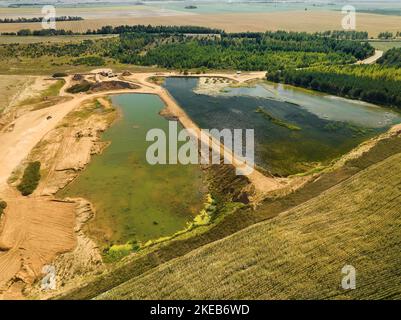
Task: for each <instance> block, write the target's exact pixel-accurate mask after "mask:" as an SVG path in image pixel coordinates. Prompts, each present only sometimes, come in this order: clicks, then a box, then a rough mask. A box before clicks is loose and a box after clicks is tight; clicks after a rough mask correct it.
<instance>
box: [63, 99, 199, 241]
mask: <svg viewBox="0 0 401 320" xmlns="http://www.w3.org/2000/svg"><path fill="white" fill-rule="evenodd" d="M112 100H113V104H114V105H115V106H117V108H118V109H119V110H120V112H121V119H120V120H118V121H117V122H116V123H115V124H114V125H113V126H111V127H110V128H109V129H108V130H107V131H106V132H105V133H104V134H103V136H102V140H104V141H110V142H111V144H110V145H109V146H108V148H106V149H105V150H104V152H103V153H102V154H101V155H97V156H94V157H93V159H92V161H91V162H90V164H89V165H88V167H87V168H86V169H85V170H84V171H83V172H82V173H81V174H80V175H79V176H78V178H77V179H76V180H74V181H73V182H72V183H71V184H70V185H68V186H67V187H66V188H65V189H64V190H62V191H61V192H60V193H59V196H60V197H64V196H68V197H83V198H86V199H88V200H89V201H91V202H92V203H93V204H94V206H95V209H96V217H95V219H94V220H92V221H90V222H89V224H88V230H87V231H88V234H89V235H90V236H91V237H93V238H95V239H96V240H98V242H99V243H101V244H104V245H106V244H107V245H110V244H116V243H118V244H121V243H126V242H127V241H146V240H149V239H155V238H159V237H161V236H168V235H172V234H174V233H175V232H177V231H179V230H182V229H184V228H185V226H186V223H187V222H190V221H192V220H193V217H194V216H196V215H197V214H198V213H199V211H200V209H201V208H202V205H203V192H202V172H201V169H200V168H199V166H197V165H187V166H184V165H154V166H152V165H150V164H148V162H147V161H146V150H147V148H148V147H149V145H150V144H152V142H146V139H145V137H146V133H147V132H148V130H149V129H153V128H160V129H162V130H164V131H165V132H167V131H168V121H167V120H166V119H165V118H163V117H161V116H160V115H158V112H159V111H160V110H161V109H162V108H163V107H164V105H163V103H162V101H161V100H160V99H159V97H157V96H154V95H146V94H124V95H118V96H114V97H112Z"/></svg>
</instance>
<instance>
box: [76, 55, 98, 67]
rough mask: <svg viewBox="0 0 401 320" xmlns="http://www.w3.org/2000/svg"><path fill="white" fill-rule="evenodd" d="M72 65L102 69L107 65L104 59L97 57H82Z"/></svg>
mask: <svg viewBox="0 0 401 320" xmlns="http://www.w3.org/2000/svg"><path fill="white" fill-rule="evenodd" d="M72 64H73V65H74V66H77V65H85V66H91V67H100V66H104V65H105V64H106V61H105V60H104V59H103V58H102V57H97V56H89V57H82V58H78V59H75V60H72Z"/></svg>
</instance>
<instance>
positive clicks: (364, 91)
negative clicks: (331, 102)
mask: <svg viewBox="0 0 401 320" xmlns="http://www.w3.org/2000/svg"><path fill="white" fill-rule="evenodd" d="M266 77H267V79H268V80H270V81H274V82H282V83H286V84H291V85H295V86H300V87H304V88H308V89H312V90H317V91H322V92H326V93H329V94H333V95H338V96H343V97H347V98H352V99H358V100H363V101H366V102H371V103H375V104H381V105H389V106H395V107H398V108H401V90H400V88H401V72H400V70H399V69H398V68H392V67H388V66H364V65H354V66H349V67H347V68H344V67H340V66H330V67H327V68H311V69H303V70H295V69H287V70H280V71H276V72H270V73H268V74H267V75H266Z"/></svg>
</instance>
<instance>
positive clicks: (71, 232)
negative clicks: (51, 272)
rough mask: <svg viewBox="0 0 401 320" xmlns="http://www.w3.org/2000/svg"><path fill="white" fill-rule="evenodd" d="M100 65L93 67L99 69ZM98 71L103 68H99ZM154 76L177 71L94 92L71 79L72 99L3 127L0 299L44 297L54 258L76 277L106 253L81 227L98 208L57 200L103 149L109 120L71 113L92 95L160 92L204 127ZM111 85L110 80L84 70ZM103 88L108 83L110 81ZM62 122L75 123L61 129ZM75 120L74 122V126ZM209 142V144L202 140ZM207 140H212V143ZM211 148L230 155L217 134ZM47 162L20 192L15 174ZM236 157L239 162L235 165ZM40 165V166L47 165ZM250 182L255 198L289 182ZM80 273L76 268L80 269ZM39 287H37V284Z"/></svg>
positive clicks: (169, 108) (172, 109)
mask: <svg viewBox="0 0 401 320" xmlns="http://www.w3.org/2000/svg"><path fill="white" fill-rule="evenodd" d="M98 71H99V70H96V72H98ZM100 71H101V70H100ZM264 75H265V73H264V72H259V73H258V72H255V73H244V74H241V75H237V74H210V75H207V76H210V77H225V78H228V79H231V80H232V81H235V82H245V81H248V80H254V79H260V78H263V77H264ZM155 76H178V74H175V73H157V74H156V73H139V74H135V75H131V76H126V77H121V76H120V77H119V78H120V80H122V81H125V82H127V83H132V84H135V85H136V86H137V87H136V88H135V89H124V90H120V89H119V90H107V91H103V92H96V93H89V94H76V95H72V94H68V93H67V92H66V90H65V89H66V88H68V87H69V86H71V85H72V84H73V83H74V80H73V79H72V77H71V76H70V77H66V79H65V85H64V87H63V88H62V89H61V90H60V96H63V97H65V98H68V100H67V101H63V102H61V103H58V104H56V105H54V106H51V107H47V108H42V109H39V110H33V111H29V110H28V111H26V112H24V113H22V114H18V115H17V116H15V117H14V118H13V119H12V121H11V122H10V123H7V124H6V125H5V127H4V128H3V129H2V131H1V132H0V145H1V146H2V153H1V154H0V198H2V199H4V200H5V201H6V202H7V204H8V207H7V209H6V210H5V214H4V215H3V217H2V219H1V225H0V250H1V251H0V298H24V295H23V291H24V290H25V294H26V293H28V294H31V295H32V294H39V295H40V294H42V296H43V293H40V292H34V291H32V285H34V284H38V282H37V281H38V280H40V279H41V278H42V277H43V276H44V274H43V273H42V268H43V267H44V266H45V265H47V264H49V263H56V264H58V269H64V271H63V272H64V274H62V275H58V276H60V277H66V278H68V277H73V276H74V275H72V274H71V272H68V268H66V265H69V266H70V268H72V267H73V266H79V268H80V270H79V271H80V273H81V274H84V273H85V270H94V269H96V268H100V269H101V257H100V255H99V253H98V252H97V247H96V245H95V244H94V243H93V242H92V241H91V240H90V239H88V238H86V237H85V235H84V234H83V232H82V230H81V227H82V224H83V223H84V222H85V221H87V220H88V219H90V218H91V215H93V210H91V209H92V208H91V206H90V204H89V203H87V202H85V201H84V200H80V201H71V202H60V201H55V200H54V197H53V195H54V194H55V193H56V192H57V191H58V190H59V189H60V188H63V187H64V186H65V185H66V184H67V183H68V182H69V181H71V180H72V179H73V178H74V177H75V176H76V175H77V174H78V173H79V171H80V170H82V169H83V168H84V167H85V165H86V164H87V163H88V162H89V161H90V157H91V155H92V154H95V153H99V152H101V150H102V148H103V147H104V146H102V145H99V141H98V140H99V133H100V132H102V131H104V130H105V129H107V127H108V126H109V125H110V121H109V120H107V119H101V118H99V117H100V116H99V115H93V116H90V117H89V118H87V119H85V120H80V119H79V118H77V119H74V113H73V112H74V111H77V112H78V111H82V108H84V107H85V106H86V105H88V104H90V103H93V102H94V101H95V100H97V101H98V103H101V104H102V105H103V106H104V107H105V108H111V106H110V104H109V102H108V100H107V99H104V98H103V97H105V96H107V95H110V94H119V93H148V94H157V95H159V96H160V98H161V99H162V100H163V101H164V103H165V104H166V109H165V114H169V115H172V116H174V117H175V118H177V119H178V120H179V121H180V122H181V123H182V124H183V125H184V126H185V127H186V128H191V129H193V130H194V131H195V132H199V130H200V129H199V128H198V127H197V126H196V125H195V124H194V123H193V122H192V121H191V120H190V119H189V118H188V117H187V115H186V114H185V112H184V111H183V110H182V109H181V108H180V107H179V106H178V105H177V104H176V102H175V101H174V100H173V98H171V96H170V95H169V94H168V93H167V92H166V91H165V90H164V89H163V88H162V87H160V86H158V85H155V84H154V83H151V82H149V81H148V78H151V77H155ZM86 78H87V79H96V80H97V81H100V82H104V83H106V82H107V81H110V80H109V79H107V78H102V77H100V78H99V75H97V76H95V73H94V74H92V75H86ZM37 87H38V83H37V81H34V82H33V83H31V86H30V87H29V86H24V88H23V90H24V92H25V93H24V94H28V93H27V92H29V90H35V89H34V88H37ZM105 87H106V88H109V86H108V85H107V83H106V86H105ZM63 121H66V122H68V124H69V125H70V126H64V125H63ZM71 123H73V125H72V126H71ZM77 134H79V136H80V137H81V138H80V139H76V136H77ZM205 142H206V141H205ZM207 142H208V143H209V141H207ZM211 147H212V148H220V150H221V151H223V153H222V154H224V156H225V157H230V156H232V153H231V151H230V150H227V149H226V148H225V147H224V146H222V145H220V143H219V142H218V141H215V140H214V139H212V142H211ZM38 157H39V159H40V160H41V161H42V166H43V168H44V169H45V170H44V172H45V174H43V175H42V178H41V181H40V184H39V186H38V188H37V189H36V191H35V192H34V193H33V194H32V195H30V196H28V197H23V196H21V195H20V193H19V192H17V191H16V189H15V183H14V184H12V183H11V184H10V177H13V176H15V175H17V173H18V172H20V173H21V168H23V166H24V164H25V163H27V162H28V161H33V160H35V159H38ZM236 163H237V162H234V165H235V164H236ZM43 168H42V169H43ZM249 180H250V181H252V183H253V184H254V186H255V189H256V190H257V192H255V199H254V200H255V201H257V200H258V199H262V198H263V197H264V195H265V194H267V193H269V192H273V191H275V190H277V189H282V188H287V187H288V181H287V180H280V179H275V178H272V177H266V176H264V175H262V174H261V173H259V172H258V171H254V172H253V173H252V174H251V175H250V176H249ZM78 273H79V272H78ZM38 286H39V285H36V287H38Z"/></svg>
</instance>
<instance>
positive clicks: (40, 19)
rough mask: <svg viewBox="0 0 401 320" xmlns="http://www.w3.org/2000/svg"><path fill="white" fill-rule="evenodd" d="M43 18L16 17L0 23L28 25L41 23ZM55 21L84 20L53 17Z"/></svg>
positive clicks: (74, 17)
mask: <svg viewBox="0 0 401 320" xmlns="http://www.w3.org/2000/svg"><path fill="white" fill-rule="evenodd" d="M42 20H43V17H32V18H24V17H18V18H4V19H0V23H28V22H42ZM54 20H55V21H81V20H84V18H82V17H76V16H61V17H55V18H54Z"/></svg>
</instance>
